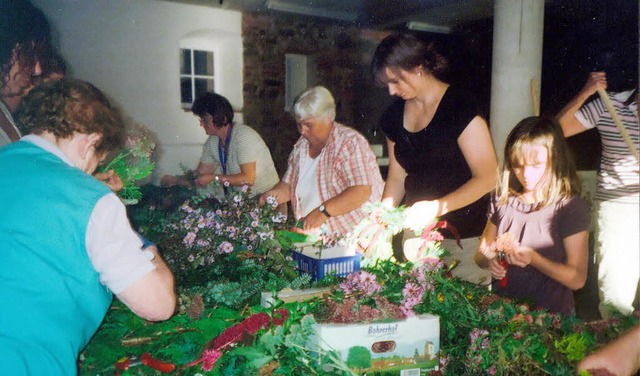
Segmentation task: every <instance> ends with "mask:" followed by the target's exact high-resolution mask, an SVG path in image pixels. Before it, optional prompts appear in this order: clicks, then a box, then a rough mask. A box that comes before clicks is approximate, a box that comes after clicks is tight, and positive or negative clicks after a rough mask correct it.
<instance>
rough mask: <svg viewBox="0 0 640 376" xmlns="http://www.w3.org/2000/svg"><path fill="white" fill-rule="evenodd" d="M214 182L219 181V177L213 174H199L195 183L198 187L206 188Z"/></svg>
mask: <svg viewBox="0 0 640 376" xmlns="http://www.w3.org/2000/svg"><path fill="white" fill-rule="evenodd" d="M214 180H220V177H219V176H218V175H215V174H201V175H200V176H198V177H197V178H196V180H195V183H196V186H198V187H206V186H207V185H209V183H211V182H212V181H214Z"/></svg>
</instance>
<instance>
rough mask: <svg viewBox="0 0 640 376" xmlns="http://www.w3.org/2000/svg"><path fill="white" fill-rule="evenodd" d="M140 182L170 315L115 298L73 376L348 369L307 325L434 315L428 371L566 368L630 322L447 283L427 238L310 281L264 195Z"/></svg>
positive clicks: (569, 371)
mask: <svg viewBox="0 0 640 376" xmlns="http://www.w3.org/2000/svg"><path fill="white" fill-rule="evenodd" d="M143 191H144V193H145V194H144V196H143V199H142V200H141V201H140V202H139V203H138V204H137V205H135V206H131V207H130V208H129V209H130V210H129V215H130V218H131V221H132V224H133V225H134V227H135V228H136V229H137V230H138V231H139V232H140V233H141V234H142V235H144V236H145V237H147V238H148V239H151V240H152V241H154V242H155V243H156V244H157V245H158V248H159V249H160V250H161V252H162V254H163V256H164V257H165V259H166V260H167V263H168V265H169V267H170V268H171V269H172V270H173V272H174V274H175V277H176V285H177V291H178V294H179V304H178V311H177V313H176V314H175V315H174V316H173V317H172V318H171V319H170V320H167V321H165V322H161V323H151V322H147V321H145V320H143V319H140V318H138V317H137V316H136V315H135V314H133V313H132V312H130V311H129V310H128V309H127V308H126V307H125V306H124V305H122V304H121V303H119V302H118V301H114V303H113V305H112V307H111V309H110V310H109V312H108V313H107V316H106V318H105V320H104V322H103V324H102V326H101V328H100V330H99V331H98V332H97V333H96V335H95V337H94V338H93V339H92V341H91V342H90V343H89V345H88V346H87V347H86V349H85V350H84V351H83V353H82V354H81V356H80V360H79V373H80V374H82V375H97V374H100V375H105V374H131V375H156V374H164V373H167V374H180V375H198V374H200V375H314V374H316V375H327V374H335V375H353V374H356V373H355V371H354V370H352V369H351V368H350V364H349V360H348V359H341V358H340V356H339V355H338V354H337V353H335V352H331V351H326V350H322V349H320V348H318V347H316V346H313V345H312V344H311V343H310V341H309V340H310V338H311V336H312V335H313V328H314V324H315V323H316V322H319V321H331V322H342V323H356V322H372V321H377V320H381V321H384V320H393V319H401V318H403V317H406V316H407V315H415V314H422V313H431V314H435V315H438V316H439V317H440V328H441V332H440V362H439V363H440V367H439V370H437V371H432V372H431V374H434V375H438V374H444V375H481V374H488V375H533V374H536V375H539V374H550V375H573V374H575V365H576V364H577V362H578V361H579V360H580V359H582V358H583V357H584V356H585V355H586V354H588V353H589V352H590V351H592V350H594V349H595V348H597V347H599V346H601V345H602V344H604V343H606V342H608V341H609V340H611V339H612V338H615V337H617V336H619V334H620V333H621V332H624V331H625V330H627V329H628V328H630V327H631V326H633V325H635V324H636V323H637V322H638V321H639V318H638V317H637V316H630V317H617V318H613V319H610V320H607V321H597V322H584V321H581V320H580V319H578V318H576V317H566V316H562V315H559V314H552V313H548V312H544V311H538V310H532V309H531V307H529V306H528V305H527V303H526V302H523V301H515V300H511V299H506V298H502V297H499V296H497V295H495V294H492V293H491V292H490V291H489V290H488V289H487V288H486V287H481V286H476V285H473V284H470V283H467V282H464V281H461V280H459V279H455V278H451V277H450V273H449V270H448V266H447V265H444V264H443V263H442V262H441V261H440V260H439V259H438V258H437V257H435V256H437V255H438V253H437V251H438V249H439V248H438V243H437V241H435V242H434V241H432V242H431V243H430V246H429V249H427V250H426V252H427V254H428V255H430V256H433V257H427V258H425V260H423V262H421V263H416V264H411V263H398V262H395V260H394V259H393V258H392V257H391V258H389V259H384V258H382V257H378V258H376V259H375V260H369V262H363V265H362V268H361V270H360V271H359V272H356V273H354V274H352V275H350V276H348V277H347V278H342V277H335V276H329V277H326V278H324V279H323V280H320V281H312V280H311V278H310V277H309V276H308V275H306V274H300V273H299V272H298V270H297V264H296V262H295V261H294V260H293V258H292V257H291V252H292V250H291V244H290V243H291V241H292V238H293V237H295V235H292V233H291V232H288V231H287V230H288V229H289V228H290V227H291V223H290V222H287V220H286V219H285V217H284V216H283V215H282V214H280V213H279V212H278V211H277V210H276V208H275V207H273V206H272V205H271V204H270V203H267V204H266V205H262V206H260V205H258V204H257V202H256V201H255V200H251V199H249V198H248V195H247V192H238V193H235V194H232V195H230V196H228V198H227V199H226V200H223V201H222V202H221V201H218V200H214V199H209V198H206V197H202V196H199V195H197V194H196V193H195V192H194V191H192V190H189V189H183V188H180V189H164V188H158V187H153V186H147V187H145V188H144V189H143ZM429 252H431V253H429ZM316 287H325V288H327V292H326V293H325V294H324V295H322V296H317V297H315V298H313V299H310V300H306V301H301V302H289V303H285V302H283V301H281V300H278V299H275V300H274V302H273V304H271V305H267V307H263V306H261V305H260V298H261V294H262V293H263V292H265V291H266V292H272V293H273V294H276V292H277V291H280V290H282V289H307V288H316ZM135 360H138V362H134V361H135ZM136 363H139V364H138V365H136ZM327 364H330V365H331V368H330V369H333V371H331V372H329V371H327V368H326V367H323V366H326V365H327ZM360 372H366V370H364V371H362V370H361V371H360ZM367 374H387V373H381V372H369V373H367ZM388 374H393V373H388Z"/></svg>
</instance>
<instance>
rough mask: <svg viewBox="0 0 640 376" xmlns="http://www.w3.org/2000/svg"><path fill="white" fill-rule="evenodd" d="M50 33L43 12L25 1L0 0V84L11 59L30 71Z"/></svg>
mask: <svg viewBox="0 0 640 376" xmlns="http://www.w3.org/2000/svg"><path fill="white" fill-rule="evenodd" d="M50 34H51V29H50V26H49V21H47V18H46V17H45V15H44V13H42V11H41V10H40V9H38V8H36V7H35V6H33V4H31V3H30V2H29V1H27V0H0V35H1V36H2V37H0V87H2V86H4V85H5V84H6V82H7V80H8V78H9V71H10V70H11V66H13V64H15V63H19V64H20V67H21V68H22V69H24V70H26V71H27V72H29V71H33V69H34V68H35V66H36V62H37V61H38V60H39V59H40V58H41V56H42V55H43V54H45V52H46V50H47V48H48V46H49V38H50ZM14 54H15V55H14Z"/></svg>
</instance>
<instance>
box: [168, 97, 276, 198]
mask: <svg viewBox="0 0 640 376" xmlns="http://www.w3.org/2000/svg"><path fill="white" fill-rule="evenodd" d="M191 111H192V112H193V113H194V115H196V116H198V117H199V118H200V125H201V126H202V128H204V131H205V132H206V133H207V135H209V138H208V139H207V141H206V143H205V144H204V147H203V149H202V157H201V158H200V163H199V164H198V167H197V168H196V170H195V173H196V179H195V181H194V183H195V185H196V186H198V187H205V186H207V185H209V183H211V182H213V181H214V180H215V181H221V182H222V183H223V187H224V191H225V194H227V193H228V190H229V187H242V186H245V185H246V186H249V187H250V188H251V193H252V195H253V196H255V195H259V194H261V193H263V192H266V191H267V190H269V189H271V188H272V187H273V186H274V185H276V183H278V181H279V178H278V173H277V171H276V168H275V166H274V164H273V159H271V152H269V148H268V147H267V145H266V144H265V143H264V140H263V139H262V137H260V135H259V134H258V132H256V131H255V130H254V129H253V128H251V127H249V126H247V125H243V124H238V125H234V124H233V115H234V114H233V107H231V103H229V101H228V100H227V98H225V97H223V96H222V95H219V94H214V93H205V94H203V95H202V96H200V97H198V98H197V99H196V101H195V102H194V103H193V107H192V108H191ZM191 183H192V182H190V181H188V180H187V179H185V178H184V177H179V176H171V175H165V176H163V177H162V179H161V181H160V184H161V185H162V186H164V187H171V186H174V185H183V186H187V185H191Z"/></svg>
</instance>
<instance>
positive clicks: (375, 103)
mask: <svg viewBox="0 0 640 376" xmlns="http://www.w3.org/2000/svg"><path fill="white" fill-rule="evenodd" d="M386 35H387V34H386V33H383V32H373V31H368V30H360V29H357V28H350V27H342V26H337V25H331V24H325V23H322V22H321V21H317V20H312V19H308V18H304V17H299V18H293V19H286V20H284V19H276V18H273V17H268V16H262V15H252V14H245V15H244V16H243V21H242V38H243V44H244V78H243V79H244V87H243V96H244V108H243V116H244V121H245V123H246V124H248V125H250V126H253V127H254V128H256V129H257V130H258V131H259V132H260V134H261V135H262V136H263V138H264V139H265V141H266V142H267V144H268V145H269V148H270V149H271V153H272V155H273V159H274V162H275V163H276V167H277V169H278V172H279V173H280V175H282V174H283V173H284V170H285V169H286V165H287V158H288V156H289V153H290V152H291V149H292V147H293V144H294V143H295V141H296V140H297V139H298V137H299V134H298V132H297V130H296V127H295V122H294V121H293V119H292V118H291V117H290V115H289V113H288V112H285V111H284V106H285V54H289V53H292V54H303V55H308V56H309V57H310V58H312V59H313V61H314V63H315V65H316V68H317V71H316V84H319V85H323V86H325V87H327V88H328V89H329V90H330V91H331V92H332V93H333V95H334V97H335V99H336V107H337V111H336V112H337V114H336V119H337V121H339V122H341V123H343V124H345V125H348V126H351V127H353V128H356V129H358V130H359V131H360V132H361V133H363V134H364V135H365V136H366V137H367V138H368V139H370V141H372V142H381V141H382V138H381V135H380V134H379V132H375V131H374V129H375V127H376V126H377V122H378V118H379V116H380V114H381V112H382V110H383V109H384V108H385V107H386V105H387V104H388V103H389V100H390V98H389V96H388V95H387V94H386V92H385V89H384V88H378V87H376V86H375V85H373V82H371V80H370V78H369V74H368V72H369V63H370V59H371V56H372V54H373V51H374V50H375V48H376V46H377V45H378V43H379V41H380V40H382V38H384V36H386Z"/></svg>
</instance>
